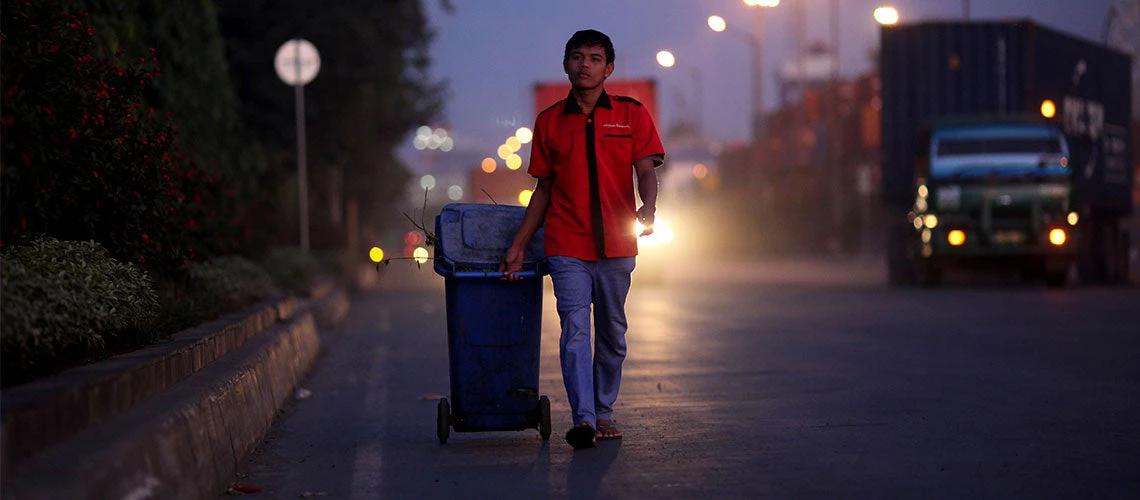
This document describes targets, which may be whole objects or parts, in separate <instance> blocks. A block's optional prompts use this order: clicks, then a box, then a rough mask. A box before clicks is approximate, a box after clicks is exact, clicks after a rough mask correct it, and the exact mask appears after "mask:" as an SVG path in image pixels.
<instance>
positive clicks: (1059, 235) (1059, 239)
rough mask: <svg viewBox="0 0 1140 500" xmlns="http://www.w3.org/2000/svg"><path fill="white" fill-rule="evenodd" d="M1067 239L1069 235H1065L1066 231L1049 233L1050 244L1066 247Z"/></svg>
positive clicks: (1055, 230) (1057, 230) (1054, 230)
mask: <svg viewBox="0 0 1140 500" xmlns="http://www.w3.org/2000/svg"><path fill="white" fill-rule="evenodd" d="M1066 239H1067V235H1066V234H1065V230H1064V229H1060V228H1058V229H1053V230H1051V231H1049V243H1052V244H1053V245H1055V246H1061V245H1064V244H1065V240H1066Z"/></svg>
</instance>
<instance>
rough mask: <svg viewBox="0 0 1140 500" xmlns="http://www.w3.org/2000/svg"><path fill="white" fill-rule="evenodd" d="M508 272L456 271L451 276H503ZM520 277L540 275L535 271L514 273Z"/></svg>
mask: <svg viewBox="0 0 1140 500" xmlns="http://www.w3.org/2000/svg"><path fill="white" fill-rule="evenodd" d="M505 274H506V273H503V272H499V271H456V272H455V273H453V274H452V275H451V276H453V277H455V278H502V277H503V276H504V275H505ZM512 274H514V275H515V276H518V277H520V278H533V277H535V276H538V273H536V272H534V271H517V272H514V273H512Z"/></svg>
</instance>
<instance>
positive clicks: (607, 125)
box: [602, 123, 630, 128]
mask: <svg viewBox="0 0 1140 500" xmlns="http://www.w3.org/2000/svg"><path fill="white" fill-rule="evenodd" d="M602 128H630V126H629V125H626V124H624V123H603V124H602Z"/></svg>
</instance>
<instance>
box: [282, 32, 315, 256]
mask: <svg viewBox="0 0 1140 500" xmlns="http://www.w3.org/2000/svg"><path fill="white" fill-rule="evenodd" d="M273 67H274V69H276V70H277V76H278V77H280V78H281V81H283V82H285V83H286V84H288V85H291V86H293V97H294V101H295V102H294V107H295V108H296V109H295V112H296V115H297V210H298V212H299V214H298V215H299V217H298V218H299V219H300V225H301V231H300V232H301V251H303V252H305V253H309V174H308V168H307V165H306V152H305V85H306V84H307V83H309V82H311V81H313V78H315V77H316V76H317V73H318V72H319V71H320V69H321V57H320V54H318V53H317V48H316V47H313V44H311V43H309V41H308V40H304V39H301V38H295V39H292V40H289V41H287V42H285V43H284V44H282V45H281V47H280V48H278V49H277V55H276V56H275V57H274V59H273Z"/></svg>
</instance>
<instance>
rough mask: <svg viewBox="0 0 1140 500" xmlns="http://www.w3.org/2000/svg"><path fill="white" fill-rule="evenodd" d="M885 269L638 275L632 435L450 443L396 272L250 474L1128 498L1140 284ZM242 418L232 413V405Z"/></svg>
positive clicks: (546, 486) (344, 483) (430, 285)
mask: <svg viewBox="0 0 1140 500" xmlns="http://www.w3.org/2000/svg"><path fill="white" fill-rule="evenodd" d="M880 269H881V267H880V266H879V265H878V264H876V263H873V262H845V263H820V262H810V261H800V262H787V261H781V262H763V263H745V264H727V263H718V264H710V265H705V266H689V268H688V269H686V270H685V271H684V272H682V273H678V274H677V275H675V276H671V277H670V279H669V280H668V281H667V282H666V283H664V284H655V285H649V284H644V283H635V285H634V289H633V291H632V293H631V296H630V299H629V302H628V308H627V309H628V315H629V323H630V331H629V336H628V343H629V356H628V358H627V361H626V365H625V378H624V384H623V386H622V392H621V397H620V399H619V404H618V408H617V414H616V417H617V419H618V421H619V423H620V424H621V426H622V429H623V431H624V433H625V438H624V439H623V440H622V441H620V442H605V443H599V446H598V447H597V448H595V449H592V450H584V451H577V452H575V451H573V450H572V449H571V448H570V447H569V446H568V445H567V444H566V443H565V442H564V441H563V440H562V435H563V433H564V432H565V431H566V429H567V428H568V427H569V425H570V417H569V408H568V406H567V404H566V397H565V392H564V389H563V387H562V384H561V378H560V374H559V372H558V362H557V361H558V357H557V356H558V353H557V349H558V343H557V338H558V322H557V315H556V313H555V310H554V302H553V296H552V295H551V294H550V293H549V287H548V290H547V291H548V293H547V295H546V300H545V303H544V309H543V310H544V318H543V325H542V348H541V367H542V368H541V376H540V380H539V384H540V392H541V393H542V394H546V395H548V396H549V397H550V399H551V402H552V406H553V415H554V426H553V427H554V435H553V436H552V437H551V439H550V440H549V441H548V442H543V441H542V440H541V438H540V437H539V434H538V431H537V430H527V431H519V432H470V433H454V432H453V433H452V434H451V438H450V440H449V441H448V443H447V444H446V445H441V444H440V443H439V441H438V439H437V438H436V432H435V425H436V405H437V399H438V398H439V397H441V396H442V397H447V396H448V391H449V386H448V370H449V360H448V355H447V347H446V341H447V331H446V323H445V314H446V305H445V303H444V298H443V287H442V279H441V278H439V277H437V276H434V275H433V274H431V271H430V270H428V269H427V268H426V267H425V268H424V269H423V270H414V268H410V267H409V268H408V269H403V270H401V269H395V270H392V269H390V270H389V271H388V274H387V275H385V276H384V277H383V279H382V281H381V283H382V286H381V288H380V289H379V290H377V291H374V292H371V293H368V294H364V295H359V296H357V297H356V298H355V299H354V300H353V303H352V312H351V315H350V318H349V320H348V321H347V324H346V326H345V327H344V328H342V329H341V330H339V331H335V332H327V333H324V334H322V341H323V342H324V352H323V354H322V356H321V358H320V359H319V360H318V361H317V364H316V366H315V368H314V371H313V372H312V373H311V375H310V377H309V379H308V380H307V381H306V382H305V385H304V388H305V389H306V390H308V391H310V395H309V396H308V397H306V398H303V399H298V400H295V401H294V402H292V403H291V404H290V406H289V407H288V408H287V409H286V410H285V411H284V412H283V413H282V414H281V415H280V417H279V419H278V421H277V422H276V424H275V425H274V427H273V429H272V431H271V433H270V436H269V437H268V439H267V440H266V442H265V444H264V445H263V446H262V447H261V448H260V449H259V450H258V451H257V453H256V454H255V456H254V457H253V459H252V460H250V461H249V462H248V463H246V464H245V466H244V467H243V470H242V472H241V473H240V474H239V476H238V477H237V478H235V482H237V483H241V484H243V485H251V486H255V487H258V488H260V489H261V490H262V492H261V493H259V494H257V495H256V498H290V499H291V498H306V497H312V498H336V499H342V498H343V499H365V498H460V497H461V498H773V497H774V498H790V497H795V498H814V497H826V498H836V497H840V498H866V497H874V498H898V497H904V498H912V497H923V498H932V497H933V498H1014V497H1016V498H1083V497H1095V498H1125V497H1132V498H1135V497H1136V496H1137V495H1138V494H1140V428H1138V426H1140V326H1138V325H1140V289H1137V288H1135V287H1132V288H1121V287H1075V288H1069V289H1063V290H1051V289H1047V288H1045V287H1043V286H1035V285H1019V284H1012V283H1000V282H999V283H989V284H982V285H969V284H956V285H953V286H948V287H943V288H939V289H934V290H922V289H894V288H889V287H887V286H886V285H884V284H883V282H882V278H881V272H880ZM235 411H240V409H235Z"/></svg>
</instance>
